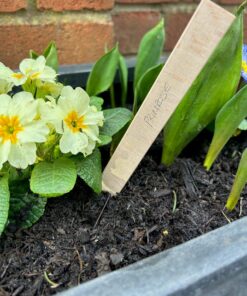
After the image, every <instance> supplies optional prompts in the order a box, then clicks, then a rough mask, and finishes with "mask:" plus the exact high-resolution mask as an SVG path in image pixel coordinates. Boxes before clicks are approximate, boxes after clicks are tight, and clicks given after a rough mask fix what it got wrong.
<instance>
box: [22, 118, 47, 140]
mask: <svg viewBox="0 0 247 296" xmlns="http://www.w3.org/2000/svg"><path fill="white" fill-rule="evenodd" d="M48 134H49V128H48V127H47V126H46V124H45V122H42V121H40V120H38V121H33V122H31V123H29V124H28V125H26V126H25V127H24V129H23V131H21V132H19V133H18V136H17V137H18V139H19V141H20V143H34V142H35V143H43V142H45V141H46V138H47V135H48Z"/></svg>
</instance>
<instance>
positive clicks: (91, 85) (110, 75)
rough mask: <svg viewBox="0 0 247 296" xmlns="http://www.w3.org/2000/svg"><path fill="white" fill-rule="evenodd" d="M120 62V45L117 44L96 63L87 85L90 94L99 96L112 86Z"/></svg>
mask: <svg viewBox="0 0 247 296" xmlns="http://www.w3.org/2000/svg"><path fill="white" fill-rule="evenodd" d="M118 63H119V51H118V46H115V47H114V48H113V49H112V50H111V51H109V52H107V53H106V54H105V55H103V56H102V57H101V58H100V59H99V60H98V61H97V62H96V63H95V65H94V67H93V69H92V72H91V73H90V75H89V77H88V80H87V86H86V91H87V93H88V94H89V95H90V96H97V95H98V94H100V93H102V92H104V91H106V90H108V89H109V88H110V86H111V85H112V84H113V81H114V77H115V75H116V71H117V67H118Z"/></svg>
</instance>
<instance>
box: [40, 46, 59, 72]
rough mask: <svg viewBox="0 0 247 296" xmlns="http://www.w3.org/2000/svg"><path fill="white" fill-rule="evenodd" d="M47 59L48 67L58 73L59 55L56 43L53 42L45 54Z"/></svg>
mask: <svg viewBox="0 0 247 296" xmlns="http://www.w3.org/2000/svg"><path fill="white" fill-rule="evenodd" d="M43 55H44V57H45V58H46V65H47V66H49V67H51V68H53V69H54V70H55V71H56V72H57V71H58V53H57V47H56V44H55V42H51V43H50V44H49V45H48V47H47V48H46V49H45V50H44V53H43Z"/></svg>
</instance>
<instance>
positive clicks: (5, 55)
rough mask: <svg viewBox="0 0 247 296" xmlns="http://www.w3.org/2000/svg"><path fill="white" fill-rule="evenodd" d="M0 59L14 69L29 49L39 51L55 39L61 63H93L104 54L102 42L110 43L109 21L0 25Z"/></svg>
mask: <svg viewBox="0 0 247 296" xmlns="http://www.w3.org/2000/svg"><path fill="white" fill-rule="evenodd" d="M0 40H1V42H2V43H3V44H4V46H2V47H0V61H1V62H3V63H4V64H6V65H8V66H9V67H12V68H15V67H17V66H18V64H19V62H20V61H21V60H22V59H23V58H25V57H27V56H28V52H29V49H34V50H36V51H38V52H39V53H41V52H42V51H43V49H44V48H45V47H46V46H47V44H48V43H49V42H50V41H51V40H54V41H55V42H56V43H57V46H58V51H59V61H60V64H78V63H85V62H93V61H95V60H96V59H98V58H99V57H100V56H101V55H102V54H103V53H104V48H105V45H107V46H108V48H110V47H111V46H112V45H113V26H112V23H111V22H108V23H105V24H102V23H88V22H87V23H85V22H82V23H81V22H79V23H61V24H60V25H55V24H47V25H6V26H1V27H0Z"/></svg>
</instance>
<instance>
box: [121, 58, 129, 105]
mask: <svg viewBox="0 0 247 296" xmlns="http://www.w3.org/2000/svg"><path fill="white" fill-rule="evenodd" d="M119 77H120V83H121V91H122V93H121V106H122V107H125V105H126V99H127V93H128V68H127V64H126V61H125V58H124V57H123V56H122V55H121V54H119Z"/></svg>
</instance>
